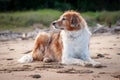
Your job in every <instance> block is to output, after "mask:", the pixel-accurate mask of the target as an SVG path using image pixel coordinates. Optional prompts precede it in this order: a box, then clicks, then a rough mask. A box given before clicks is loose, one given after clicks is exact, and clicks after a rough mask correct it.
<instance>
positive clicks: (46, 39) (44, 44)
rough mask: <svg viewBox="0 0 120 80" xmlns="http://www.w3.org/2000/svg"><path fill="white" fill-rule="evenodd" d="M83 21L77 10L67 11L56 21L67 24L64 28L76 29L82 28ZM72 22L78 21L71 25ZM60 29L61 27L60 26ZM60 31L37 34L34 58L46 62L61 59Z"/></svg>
mask: <svg viewBox="0 0 120 80" xmlns="http://www.w3.org/2000/svg"><path fill="white" fill-rule="evenodd" d="M63 18H65V22H63ZM81 21H82V17H81V16H80V14H79V13H77V12H75V11H67V12H65V13H64V14H63V15H62V16H61V17H60V19H58V20H57V21H55V24H57V25H58V26H65V27H63V28H64V30H68V31H76V30H79V29H81V28H82V26H80V24H78V23H80V22H81ZM72 23H74V24H75V23H76V25H71V24H72ZM74 26H75V27H74ZM56 28H58V27H56ZM58 29H60V27H59V28H58ZM60 32H61V31H60ZM60 32H58V33H54V32H53V33H42V34H39V35H38V36H37V38H36V40H35V46H34V49H33V51H32V56H33V59H34V60H40V61H42V60H43V61H45V62H50V61H60V60H61V56H62V49H63V44H62V39H61V35H60Z"/></svg>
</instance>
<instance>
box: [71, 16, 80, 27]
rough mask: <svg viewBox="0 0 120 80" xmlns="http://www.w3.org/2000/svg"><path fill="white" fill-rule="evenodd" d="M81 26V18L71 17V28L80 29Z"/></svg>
mask: <svg viewBox="0 0 120 80" xmlns="http://www.w3.org/2000/svg"><path fill="white" fill-rule="evenodd" d="M78 26H79V17H78V16H76V15H73V16H72V17H71V27H78Z"/></svg>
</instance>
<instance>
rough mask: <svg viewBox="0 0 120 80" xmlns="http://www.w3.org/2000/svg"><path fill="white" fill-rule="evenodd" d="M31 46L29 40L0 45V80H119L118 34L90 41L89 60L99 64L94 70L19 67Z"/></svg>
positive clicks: (38, 65) (34, 64) (51, 65)
mask: <svg viewBox="0 0 120 80" xmlns="http://www.w3.org/2000/svg"><path fill="white" fill-rule="evenodd" d="M33 44H34V40H32V39H31V40H15V41H13V40H12V41H0V80H35V79H39V80H120V34H114V35H113V34H98V35H93V36H92V37H91V41H90V52H91V56H92V58H93V59H94V60H95V61H98V62H100V63H101V64H102V66H101V67H96V68H93V67H82V66H79V65H63V64H60V63H56V62H54V63H43V62H40V61H35V62H32V63H25V64H19V63H18V62H17V60H18V59H19V58H20V57H22V56H23V55H25V54H29V53H30V52H31V50H32V48H33Z"/></svg>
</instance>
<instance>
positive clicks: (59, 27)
mask: <svg viewBox="0 0 120 80" xmlns="http://www.w3.org/2000/svg"><path fill="white" fill-rule="evenodd" d="M54 27H55V29H60V30H64V28H62V27H56V26H54Z"/></svg>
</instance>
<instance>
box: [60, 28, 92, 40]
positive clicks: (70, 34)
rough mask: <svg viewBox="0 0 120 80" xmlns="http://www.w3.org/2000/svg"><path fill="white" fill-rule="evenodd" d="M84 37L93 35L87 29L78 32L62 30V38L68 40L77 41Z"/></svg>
mask: <svg viewBox="0 0 120 80" xmlns="http://www.w3.org/2000/svg"><path fill="white" fill-rule="evenodd" d="M84 35H87V36H90V35H91V33H90V31H89V30H88V29H87V28H84V29H81V30H78V31H67V30H62V37H64V38H66V40H76V39H79V38H80V37H82V36H84Z"/></svg>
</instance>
